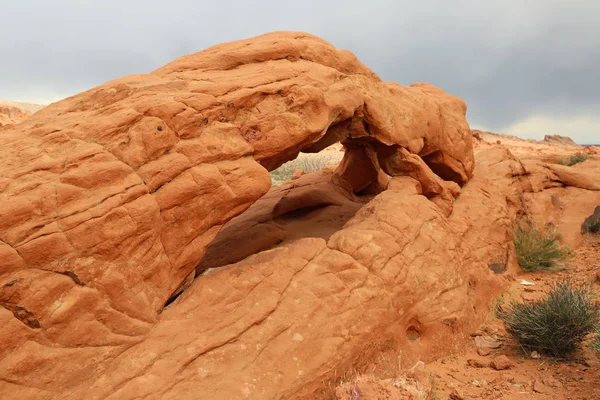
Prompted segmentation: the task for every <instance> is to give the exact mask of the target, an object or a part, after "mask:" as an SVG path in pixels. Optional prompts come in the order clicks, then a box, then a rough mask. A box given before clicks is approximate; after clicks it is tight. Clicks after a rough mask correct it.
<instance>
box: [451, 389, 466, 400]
mask: <svg viewBox="0 0 600 400" xmlns="http://www.w3.org/2000/svg"><path fill="white" fill-rule="evenodd" d="M464 398H465V396H463V394H462V393H461V392H459V391H458V389H454V390H453V391H452V393H450V397H449V399H450V400H464Z"/></svg>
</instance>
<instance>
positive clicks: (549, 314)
mask: <svg viewBox="0 0 600 400" xmlns="http://www.w3.org/2000/svg"><path fill="white" fill-rule="evenodd" d="M599 310H600V306H599V305H598V303H597V302H595V301H594V300H593V299H592V298H591V293H590V291H589V290H588V289H586V288H577V287H574V286H572V285H571V284H570V283H569V282H560V283H558V284H556V285H554V286H553V287H552V288H551V289H550V291H549V293H548V296H547V297H546V298H545V299H542V300H539V301H536V302H532V303H527V304H524V303H517V302H513V303H511V304H510V306H509V307H508V310H507V311H505V312H499V313H498V317H499V318H500V319H501V320H502V322H504V325H505V327H506V330H507V332H508V333H509V334H510V335H511V336H512V337H514V338H515V339H516V340H517V341H518V342H519V344H520V345H521V346H522V347H523V348H525V349H527V350H536V351H539V352H543V353H545V354H548V355H551V356H556V357H567V356H568V355H570V354H571V353H572V352H573V351H575V350H576V349H577V347H578V346H579V345H580V344H581V343H582V342H583V340H584V338H585V336H587V335H588V334H589V333H591V332H593V331H594V329H596V327H597V326H598V322H599V317H598V311H599Z"/></svg>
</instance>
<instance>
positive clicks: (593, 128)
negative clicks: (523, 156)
mask: <svg viewBox="0 0 600 400" xmlns="http://www.w3.org/2000/svg"><path fill="white" fill-rule="evenodd" d="M492 132H493V130H492ZM499 133H507V134H511V135H515V136H519V137H522V138H525V139H538V140H539V139H543V137H544V135H563V136H569V137H570V138H571V139H573V140H574V141H576V142H577V143H580V144H590V143H591V144H598V143H600V117H595V116H591V115H580V116H575V117H555V116H550V115H534V116H531V117H528V118H526V119H524V120H521V121H519V122H516V123H514V124H512V125H510V126H507V127H505V128H503V129H502V131H501V132H499Z"/></svg>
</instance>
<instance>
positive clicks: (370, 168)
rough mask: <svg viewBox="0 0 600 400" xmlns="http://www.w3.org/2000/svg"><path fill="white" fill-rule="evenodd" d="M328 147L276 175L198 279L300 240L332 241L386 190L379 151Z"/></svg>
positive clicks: (217, 244)
mask: <svg viewBox="0 0 600 400" xmlns="http://www.w3.org/2000/svg"><path fill="white" fill-rule="evenodd" d="M328 146H329V147H327V148H325V149H320V148H318V146H317V147H315V146H314V145H313V147H312V148H309V149H305V151H306V150H308V151H310V152H311V153H300V154H299V155H298V157H296V159H294V160H292V161H289V162H287V163H285V164H283V165H281V166H280V167H279V168H277V169H275V170H273V171H271V180H272V184H273V186H272V188H271V190H270V191H269V192H268V193H267V194H265V195H264V196H263V197H262V198H260V199H259V200H258V201H256V202H255V203H254V204H253V205H252V206H251V207H250V208H249V209H248V210H246V211H245V212H244V213H242V214H241V215H238V216H237V217H235V218H234V219H232V220H231V221H229V222H228V223H227V224H226V225H225V226H224V227H223V228H222V229H221V230H220V231H219V233H218V234H217V236H216V237H215V239H214V240H213V242H212V243H211V244H210V245H209V247H208V248H207V251H206V254H205V255H204V257H203V259H202V260H201V262H200V263H199V265H198V266H197V267H196V275H199V274H201V273H202V272H204V271H205V270H207V269H209V268H216V267H220V266H224V265H227V264H231V263H235V262H238V261H241V260H243V259H244V258H246V257H248V256H250V255H252V254H256V253H258V252H261V251H264V250H268V249H271V248H274V247H276V246H280V245H284V244H287V243H291V242H293V241H295V240H298V239H300V238H305V237H317V238H323V239H325V240H327V239H329V238H330V237H331V235H333V234H334V233H335V232H337V231H338V230H340V229H342V227H343V226H344V224H345V223H346V222H347V221H348V220H350V219H351V218H352V217H353V216H354V214H356V212H357V211H358V210H359V209H360V208H361V207H362V206H363V205H364V204H365V203H367V202H368V201H369V200H370V199H372V198H373V195H375V194H377V193H379V192H381V191H382V190H384V189H385V187H386V186H387V181H388V176H387V175H385V174H384V173H383V172H381V171H380V170H379V167H378V165H377V161H376V160H377V157H376V155H369V152H372V153H373V154H374V151H373V150H368V149H367V147H366V146H365V145H362V144H357V143H352V141H345V142H344V145H343V147H342V145H340V144H335V145H328ZM315 150H316V151H318V152H315V153H312V151H315ZM319 150H320V151H319ZM371 159H373V160H374V161H372V160H371ZM381 174H383V177H384V180H385V182H379V183H378V178H381V176H380V175H381Z"/></svg>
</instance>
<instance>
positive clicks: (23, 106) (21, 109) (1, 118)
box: [0, 100, 44, 126]
mask: <svg viewBox="0 0 600 400" xmlns="http://www.w3.org/2000/svg"><path fill="white" fill-rule="evenodd" d="M43 107H44V106H42V105H39V104H30V103H19V102H15V101H6V100H0V126H5V125H12V124H19V123H21V122H23V121H25V120H26V119H27V118H29V117H30V116H31V115H32V114H33V113H34V112H36V111H38V110H40V109H42V108H43Z"/></svg>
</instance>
